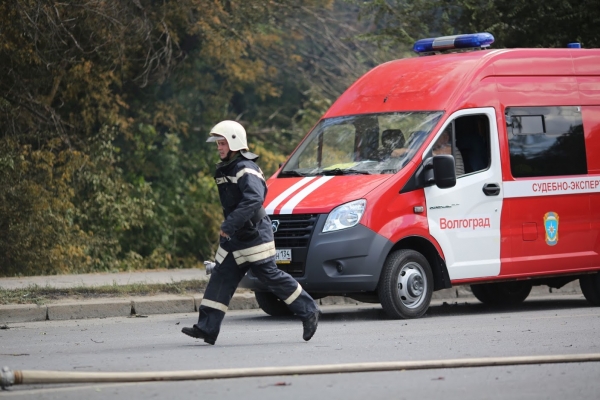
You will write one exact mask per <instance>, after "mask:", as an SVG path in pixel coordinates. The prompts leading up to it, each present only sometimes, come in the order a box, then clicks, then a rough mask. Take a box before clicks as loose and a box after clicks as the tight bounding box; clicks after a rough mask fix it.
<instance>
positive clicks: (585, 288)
mask: <svg viewBox="0 0 600 400" xmlns="http://www.w3.org/2000/svg"><path fill="white" fill-rule="evenodd" d="M579 286H580V287H581V292H582V293H583V295H584V296H585V299H586V300H587V301H588V302H589V303H590V304H592V305H594V306H600V273H596V274H591V275H584V276H582V277H581V278H579Z"/></svg>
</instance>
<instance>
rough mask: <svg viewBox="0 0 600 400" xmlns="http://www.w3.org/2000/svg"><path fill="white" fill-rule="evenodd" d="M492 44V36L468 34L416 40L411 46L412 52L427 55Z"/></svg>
mask: <svg viewBox="0 0 600 400" xmlns="http://www.w3.org/2000/svg"><path fill="white" fill-rule="evenodd" d="M492 43H494V36H492V34H491V33H487V32H482V33H469V34H466V35H454V36H441V37H437V38H429V39H421V40H417V41H416V42H415V44H414V45H413V51H415V52H417V53H428V52H432V51H441V50H451V49H468V48H472V47H488V46H489V45H490V44H492Z"/></svg>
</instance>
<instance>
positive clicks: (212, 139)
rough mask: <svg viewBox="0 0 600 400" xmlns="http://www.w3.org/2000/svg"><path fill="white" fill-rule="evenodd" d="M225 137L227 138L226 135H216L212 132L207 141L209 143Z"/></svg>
mask: <svg viewBox="0 0 600 400" xmlns="http://www.w3.org/2000/svg"><path fill="white" fill-rule="evenodd" d="M224 139H225V137H224V136H221V135H215V134H211V135H210V136H209V137H208V139H206V142H207V143H209V142H216V141H218V140H224Z"/></svg>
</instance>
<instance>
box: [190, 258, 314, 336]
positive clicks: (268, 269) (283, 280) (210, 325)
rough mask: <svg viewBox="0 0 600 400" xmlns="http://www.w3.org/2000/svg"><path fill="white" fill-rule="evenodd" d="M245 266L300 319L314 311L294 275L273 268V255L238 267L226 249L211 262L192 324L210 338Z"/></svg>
mask: <svg viewBox="0 0 600 400" xmlns="http://www.w3.org/2000/svg"><path fill="white" fill-rule="evenodd" d="M249 269H250V270H251V271H252V274H254V276H256V277H257V278H258V280H260V281H261V282H262V283H264V284H265V285H266V286H267V287H268V288H269V290H271V292H273V294H275V295H276V296H277V297H279V298H280V299H281V300H282V301H284V302H285V303H286V304H287V306H288V307H289V309H290V311H292V312H293V313H294V314H296V315H297V316H298V317H300V319H302V320H305V319H307V318H309V317H310V316H312V315H314V314H315V313H316V312H318V306H317V304H316V303H315V301H314V300H313V298H312V297H311V296H310V295H309V294H308V293H306V291H305V290H304V289H302V286H300V284H299V283H298V282H297V281H296V280H295V279H294V278H292V277H291V276H290V275H289V274H287V273H286V272H284V271H282V270H280V269H279V268H277V264H275V260H274V259H273V258H271V259H270V260H269V261H267V262H263V263H260V264H256V263H247V264H246V265H244V266H241V267H240V266H238V265H237V264H236V262H235V259H234V257H233V255H232V253H229V254H227V256H226V257H225V259H224V260H223V262H222V263H221V264H217V265H216V266H215V268H214V270H213V272H212V274H211V276H210V280H209V281H208V285H207V287H206V290H205V292H204V297H203V299H202V303H201V304H200V310H199V316H198V323H197V324H194V326H195V327H196V328H198V329H200V330H201V331H203V332H204V333H205V334H206V335H208V336H210V337H211V338H212V339H216V338H217V336H218V335H219V331H220V329H221V323H222V322H223V318H224V317H225V313H226V312H227V308H228V307H229V302H230V301H231V298H232V297H233V294H234V293H235V290H236V289H237V287H238V285H239V283H240V281H241V280H242V278H243V277H244V275H245V274H246V272H248V270H249Z"/></svg>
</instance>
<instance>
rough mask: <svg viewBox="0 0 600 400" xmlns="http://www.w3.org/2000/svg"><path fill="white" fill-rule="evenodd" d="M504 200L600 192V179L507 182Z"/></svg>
mask: <svg viewBox="0 0 600 400" xmlns="http://www.w3.org/2000/svg"><path fill="white" fill-rule="evenodd" d="M502 186H503V188H504V198H506V199H510V198H517V197H538V196H558V195H567V194H585V193H598V192H600V177H599V176H594V175H588V176H582V177H579V178H550V179H544V178H536V179H526V180H521V181H505V182H503V183H502Z"/></svg>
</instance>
